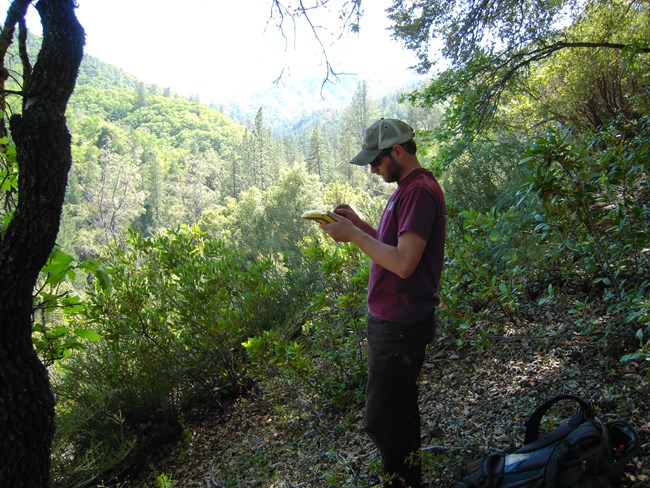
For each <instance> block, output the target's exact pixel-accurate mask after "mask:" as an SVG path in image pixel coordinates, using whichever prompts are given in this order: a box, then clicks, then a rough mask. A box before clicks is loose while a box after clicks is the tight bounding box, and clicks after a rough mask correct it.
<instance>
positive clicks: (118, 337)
mask: <svg viewBox="0 0 650 488" xmlns="http://www.w3.org/2000/svg"><path fill="white" fill-rule="evenodd" d="M104 264H105V269H106V270H107V272H108V275H109V276H110V280H111V287H110V288H109V289H101V288H98V289H97V290H95V292H94V293H93V294H92V295H91V297H90V299H89V302H88V304H87V306H86V307H85V308H84V309H83V310H82V311H81V313H80V315H79V316H78V317H77V320H78V323H79V327H81V328H86V327H88V328H91V327H92V328H93V329H95V330H97V331H98V333H99V334H101V336H102V338H103V339H102V340H101V341H99V342H96V343H93V344H91V345H89V346H88V347H87V348H86V349H85V350H82V351H77V352H76V353H75V354H73V355H72V356H70V357H69V358H68V359H67V360H65V361H63V362H62V363H61V364H60V365H59V368H58V370H57V374H56V375H55V376H54V387H55V391H56V394H57V397H58V414H59V422H58V423H59V437H58V443H59V446H61V450H60V452H65V453H66V456H67V458H68V459H67V460H66V461H65V462H66V463H70V464H72V465H75V464H77V466H78V463H80V462H81V461H82V460H83V459H85V458H87V457H88V455H89V452H91V451H92V452H101V453H102V456H101V457H100V458H101V459H103V460H104V461H105V463H109V464H110V462H111V460H115V459H117V458H119V456H117V455H116V453H119V452H122V451H123V450H124V446H125V445H129V444H131V443H136V441H137V445H136V447H137V449H136V448H134V450H133V452H131V453H130V454H129V456H130V458H133V457H134V456H136V455H137V453H138V452H139V451H138V449H143V445H146V444H147V443H156V442H161V441H163V440H164V439H166V438H168V437H170V436H174V435H177V434H178V432H179V427H180V426H179V421H178V418H179V413H180V412H181V411H185V410H189V409H192V408H201V407H203V406H212V407H214V406H217V407H218V406H219V405H221V404H222V403H223V401H224V400H225V399H227V398H229V397H231V396H233V395H236V394H238V393H239V391H240V390H241V388H242V387H243V386H245V383H246V378H245V377H244V361H245V354H244V353H243V349H242V347H241V343H242V342H243V341H244V340H246V339H247V338H248V337H250V336H253V335H257V334H260V333H262V332H264V331H266V330H269V329H271V328H274V327H277V328H281V326H282V324H285V323H286V322H290V321H291V320H293V318H292V317H293V313H294V310H293V309H292V306H294V305H295V306H296V307H298V309H302V308H303V307H304V305H303V304H301V303H296V301H295V300H292V299H291V298H290V294H291V290H292V287H287V286H286V285H287V283H286V282H285V281H284V280H285V276H284V274H283V271H282V266H279V265H278V263H277V262H274V261H273V259H271V258H261V257H258V258H256V259H251V258H247V257H246V256H244V255H242V254H240V253H238V252H237V251H235V250H233V249H230V248H228V247H226V246H224V245H223V244H221V243H220V242H217V241H207V240H205V239H204V238H203V236H202V235H201V233H200V231H199V229H198V228H195V227H192V228H188V227H183V228H180V229H176V230H170V231H166V232H162V233H160V234H158V235H156V236H154V237H151V238H143V237H142V236H141V235H138V234H131V235H130V236H129V238H128V240H127V242H126V243H125V245H124V246H123V247H121V248H112V249H111V251H110V252H109V254H108V255H107V256H106V257H105V262H104ZM61 436H64V437H63V438H62V437H61ZM64 446H65V447H64ZM132 460H133V459H131V461H132ZM60 461H63V460H60ZM123 464H128V463H123ZM104 468H105V470H107V469H108V468H114V466H104ZM68 471H69V472H72V471H74V470H72V469H69V470H68ZM96 471H98V472H99V471H101V470H99V469H96Z"/></svg>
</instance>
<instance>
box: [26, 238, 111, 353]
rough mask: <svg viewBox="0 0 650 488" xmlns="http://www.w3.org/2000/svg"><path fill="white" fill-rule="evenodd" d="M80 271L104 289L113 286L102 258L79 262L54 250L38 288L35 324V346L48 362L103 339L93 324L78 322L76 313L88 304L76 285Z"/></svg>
mask: <svg viewBox="0 0 650 488" xmlns="http://www.w3.org/2000/svg"><path fill="white" fill-rule="evenodd" d="M77 271H82V272H83V273H84V274H85V275H87V276H88V277H89V278H91V279H95V280H96V281H97V285H98V287H99V288H100V289H102V290H107V289H108V287H109V278H108V275H107V274H106V272H105V271H104V269H103V268H102V267H101V265H100V263H99V262H98V261H96V260H92V259H90V260H87V261H84V262H81V263H77V262H75V260H74V258H73V257H72V256H70V255H69V254H67V253H65V252H63V251H62V250H61V249H59V248H55V249H54V250H53V251H52V254H51V255H50V258H49V259H48V261H47V263H46V264H45V266H43V268H42V269H41V279H40V283H39V284H38V285H37V289H36V291H35V295H34V321H33V326H32V342H33V344H34V349H35V350H36V353H37V354H38V355H39V357H40V358H41V360H42V361H43V363H44V364H45V365H46V366H51V365H53V364H54V363H55V362H56V361H59V360H61V359H64V358H66V357H68V356H70V354H72V352H73V351H75V350H81V349H84V348H85V347H86V345H87V344H88V343H90V342H96V341H98V340H100V339H101V336H100V335H99V334H98V333H97V332H95V330H94V329H93V328H92V327H91V326H89V327H79V325H78V324H76V323H75V322H74V317H75V316H76V315H77V314H79V313H80V312H81V311H82V310H83V308H84V306H85V302H84V301H83V297H82V296H81V295H80V293H78V292H77V291H76V290H75V287H74V281H75V277H76V275H77ZM70 319H71V320H70Z"/></svg>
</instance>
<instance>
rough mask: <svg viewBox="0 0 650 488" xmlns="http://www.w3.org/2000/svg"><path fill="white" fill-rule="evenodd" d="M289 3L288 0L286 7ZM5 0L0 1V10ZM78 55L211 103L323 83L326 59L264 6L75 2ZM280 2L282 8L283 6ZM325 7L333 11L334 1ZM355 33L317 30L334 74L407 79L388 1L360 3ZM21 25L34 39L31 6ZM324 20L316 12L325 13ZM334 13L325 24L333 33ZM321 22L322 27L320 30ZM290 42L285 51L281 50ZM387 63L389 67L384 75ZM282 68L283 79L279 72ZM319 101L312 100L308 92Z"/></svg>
mask: <svg viewBox="0 0 650 488" xmlns="http://www.w3.org/2000/svg"><path fill="white" fill-rule="evenodd" d="M287 1H289V0H287ZM9 3H10V2H9V0H0V8H2V12H6V11H7V7H8V5H9ZM77 3H78V6H79V7H78V9H77V12H76V13H77V17H78V19H79V21H80V22H81V24H82V26H83V27H84V30H85V31H86V46H85V52H86V53H87V54H90V55H92V56H95V57H97V58H99V59H101V60H102V61H104V62H107V63H110V64H113V65H115V66H117V67H119V68H121V69H123V70H124V71H126V72H127V73H129V74H131V75H134V76H136V77H137V78H139V79H140V80H142V81H144V82H147V83H155V84H157V85H158V86H160V87H162V88H165V87H169V88H170V89H171V90H172V91H173V92H175V93H179V94H182V95H185V96H193V95H198V96H199V98H200V99H201V100H202V101H205V102H211V101H215V100H224V99H230V98H237V97H241V96H245V95H246V94H250V93H253V92H256V91H260V90H262V89H264V88H268V87H269V86H272V83H273V81H274V80H276V79H277V78H278V76H279V75H280V74H281V73H283V77H284V79H285V80H290V79H292V78H297V79H300V78H301V77H306V76H320V77H324V76H325V75H326V73H327V71H326V67H325V64H324V56H323V54H322V53H321V49H320V47H319V46H318V44H317V42H316V40H315V38H314V36H313V34H311V33H310V32H309V31H308V30H307V28H306V25H302V26H299V27H298V28H297V29H296V30H295V31H294V28H293V26H292V25H291V24H290V23H289V22H288V21H287V22H286V23H285V33H286V37H287V40H285V39H284V38H283V37H282V35H281V32H280V30H279V29H278V28H277V27H276V24H275V22H274V21H273V20H270V15H271V6H272V0H181V1H179V0H77ZM285 3H286V2H285ZM330 3H331V4H336V5H340V4H341V0H332V1H331V2H330ZM363 3H364V5H365V14H364V16H363V18H362V20H361V24H360V25H361V29H360V33H359V34H353V33H346V34H344V36H343V38H342V39H340V40H338V41H337V42H335V43H334V44H332V42H331V41H332V39H333V37H334V36H332V35H327V34H326V33H325V32H321V34H322V36H323V39H324V44H325V47H326V48H327V55H328V59H329V62H330V64H331V65H332V68H333V69H334V71H335V72H337V73H354V74H357V75H359V76H360V77H361V78H362V79H365V80H366V81H368V82H369V84H371V80H372V79H373V78H375V77H387V76H392V77H400V76H404V77H405V78H409V79H413V78H415V77H416V75H415V72H414V71H413V70H409V66H412V65H414V64H415V62H416V58H415V55H414V54H413V53H411V52H408V51H405V50H404V49H403V48H402V46H401V44H400V43H398V42H397V41H394V40H391V38H390V33H389V31H388V30H387V27H388V25H389V21H388V19H387V18H386V13H385V9H386V7H387V6H388V5H389V3H390V0H372V1H370V0H366V2H363ZM30 10H31V12H30V15H29V16H28V27H29V28H30V29H32V30H33V31H34V32H40V21H39V18H38V14H37V12H36V11H35V10H34V9H33V7H30ZM323 13H324V12H323ZM337 14H338V12H336V11H334V12H332V14H331V15H330V17H329V22H327V25H328V26H332V31H331V32H332V33H335V34H338V32H339V30H340V29H338V30H337V29H336V27H337V26H338V24H337V20H336V16H337ZM323 23H324V22H323ZM287 44H288V45H287ZM389 65H390V69H389ZM283 68H284V72H283ZM313 96H314V97H319V96H320V93H314V94H313Z"/></svg>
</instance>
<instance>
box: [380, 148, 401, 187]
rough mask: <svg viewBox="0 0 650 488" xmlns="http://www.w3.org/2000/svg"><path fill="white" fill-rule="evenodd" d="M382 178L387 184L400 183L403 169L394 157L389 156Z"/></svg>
mask: <svg viewBox="0 0 650 488" xmlns="http://www.w3.org/2000/svg"><path fill="white" fill-rule="evenodd" d="M381 177H382V178H383V179H384V181H385V182H386V183H394V182H396V181H399V180H400V178H401V177H402V168H401V167H400V165H399V163H398V162H397V161H396V160H395V158H394V157H393V156H391V155H389V156H388V161H387V162H386V166H385V172H384V174H382V175H381Z"/></svg>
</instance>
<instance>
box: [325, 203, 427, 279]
mask: <svg viewBox="0 0 650 488" xmlns="http://www.w3.org/2000/svg"><path fill="white" fill-rule="evenodd" d="M330 215H332V216H333V217H334V218H335V219H336V222H333V223H331V224H323V225H321V228H322V229H323V230H324V231H325V232H327V233H328V234H329V235H330V236H331V237H332V239H334V240H335V241H337V242H352V243H353V244H356V245H357V246H358V247H359V248H360V249H361V250H362V251H363V252H364V253H366V254H367V255H368V257H370V259H372V260H373V261H374V262H376V263H377V264H378V265H379V266H381V267H382V268H384V269H387V270H388V271H391V272H393V273H395V274H396V275H397V276H399V277H400V278H402V279H404V278H408V277H409V276H411V274H412V273H413V271H415V268H416V267H417V265H418V263H419V262H420V259H421V258H422V254H423V253H424V248H425V247H426V244H427V241H426V240H425V239H423V238H422V237H420V236H419V235H418V234H416V233H415V232H404V233H403V234H401V235H400V236H399V237H398V239H397V246H391V245H389V244H385V243H383V242H381V241H378V240H377V239H376V238H375V237H374V235H370V234H369V233H367V232H365V231H364V230H363V229H362V228H360V227H359V226H356V225H354V224H353V223H352V222H351V221H350V220H348V219H346V218H345V217H342V216H341V215H340V214H334V213H333V212H330ZM375 235H376V233H375Z"/></svg>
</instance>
